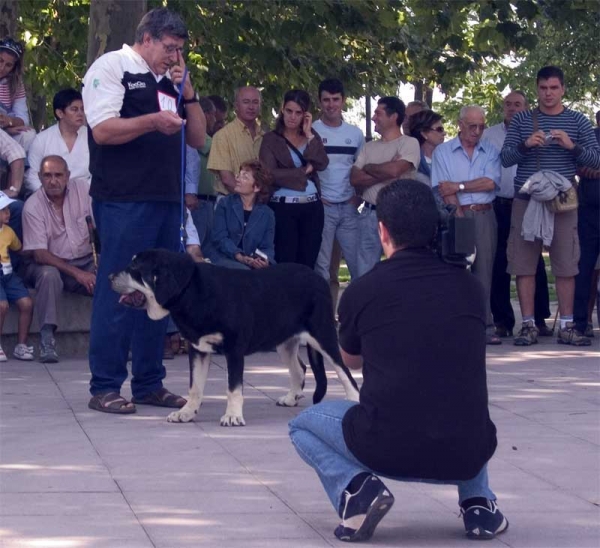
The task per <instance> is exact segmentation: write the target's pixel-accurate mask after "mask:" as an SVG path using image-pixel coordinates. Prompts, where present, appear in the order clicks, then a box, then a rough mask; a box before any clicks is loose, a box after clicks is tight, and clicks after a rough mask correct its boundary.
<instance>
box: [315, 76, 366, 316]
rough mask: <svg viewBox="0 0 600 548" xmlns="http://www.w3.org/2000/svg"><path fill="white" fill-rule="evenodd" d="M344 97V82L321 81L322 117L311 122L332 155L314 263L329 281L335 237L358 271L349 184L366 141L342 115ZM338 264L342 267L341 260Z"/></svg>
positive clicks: (325, 179)
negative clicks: (317, 249) (352, 170)
mask: <svg viewBox="0 0 600 548" xmlns="http://www.w3.org/2000/svg"><path fill="white" fill-rule="evenodd" d="M345 98H346V97H345V94H344V86H343V84H342V82H340V81H339V80H337V79H334V78H332V79H329V80H323V81H322V82H321V83H320V84H319V103H320V106H321V118H320V119H319V120H317V121H316V122H315V123H314V124H313V126H312V127H313V129H314V130H315V131H316V132H317V133H318V134H319V136H320V137H321V139H322V140H323V144H324V145H325V152H327V156H328V157H329V165H328V166H327V169H325V171H321V172H320V173H319V179H320V181H321V201H322V202H323V206H324V211H325V222H324V225H323V239H322V241H321V249H320V250H319V256H318V258H317V264H316V266H315V270H316V271H317V273H318V274H320V275H321V276H323V278H325V279H326V280H327V281H328V282H329V281H330V280H329V279H330V274H329V271H330V266H331V263H332V251H333V246H334V240H337V242H338V243H339V245H340V247H341V250H342V254H343V255H344V259H345V260H346V264H347V265H348V270H349V271H350V276H351V277H352V278H354V277H355V276H357V275H358V264H357V237H358V212H357V211H356V206H357V197H356V193H355V191H354V188H353V187H352V185H351V184H350V170H351V169H352V164H353V163H354V162H355V160H356V158H357V157H358V153H359V152H360V150H361V149H362V147H363V146H364V144H365V138H364V136H363V134H362V131H361V130H360V129H359V128H357V127H356V126H352V125H350V124H348V123H346V122H344V120H343V119H342V108H343V106H344V101H345ZM334 266H335V265H334ZM337 268H338V269H339V260H338V261H337ZM334 304H335V303H334Z"/></svg>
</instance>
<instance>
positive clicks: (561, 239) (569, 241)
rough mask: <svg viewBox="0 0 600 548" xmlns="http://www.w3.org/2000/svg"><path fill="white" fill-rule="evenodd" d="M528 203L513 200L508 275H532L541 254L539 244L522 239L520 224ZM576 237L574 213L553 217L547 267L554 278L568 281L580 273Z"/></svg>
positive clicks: (568, 212)
mask: <svg viewBox="0 0 600 548" xmlns="http://www.w3.org/2000/svg"><path fill="white" fill-rule="evenodd" d="M528 204H529V202H528V201H527V200H520V199H519V198H515V199H514V200H513V206H512V216H511V221H510V236H509V238H508V247H507V250H506V255H507V258H508V268H507V271H508V272H509V274H513V275H515V276H535V271H536V268H537V263H538V260H539V257H540V253H541V251H542V241H541V240H535V241H534V242H526V241H525V240H524V239H523V236H521V225H522V224H523V217H524V215H525V210H526V209H527V205H528ZM578 264H579V237H578V236H577V210H576V209H575V210H573V211H566V212H563V213H557V214H555V215H554V236H553V238H552V244H551V245H550V265H551V266H552V273H553V274H554V275H555V276H559V277H564V278H569V277H571V276H575V275H577V273H578V272H579V269H578Z"/></svg>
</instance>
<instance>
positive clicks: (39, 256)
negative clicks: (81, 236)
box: [33, 249, 96, 295]
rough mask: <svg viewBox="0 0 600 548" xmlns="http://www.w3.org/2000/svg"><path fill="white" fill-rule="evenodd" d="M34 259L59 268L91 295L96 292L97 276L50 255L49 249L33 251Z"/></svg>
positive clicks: (41, 263)
mask: <svg viewBox="0 0 600 548" xmlns="http://www.w3.org/2000/svg"><path fill="white" fill-rule="evenodd" d="M33 259H34V260H35V262H36V263H37V264H40V265H48V266H53V267H55V268H57V269H58V270H59V271H60V272H62V273H63V274H66V275H67V276H71V277H72V278H75V280H77V282H79V283H80V284H81V285H82V286H83V287H85V288H86V289H87V290H88V292H89V293H90V295H91V294H92V293H93V292H94V286H95V285H96V275H95V274H93V273H92V272H87V271H85V270H81V269H80V268H77V267H75V266H72V265H70V264H69V263H67V262H66V261H65V260H63V259H61V258H60V257H57V256H56V255H54V253H50V251H48V250H47V249H35V250H34V251H33Z"/></svg>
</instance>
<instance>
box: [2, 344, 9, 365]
mask: <svg viewBox="0 0 600 548" xmlns="http://www.w3.org/2000/svg"><path fill="white" fill-rule="evenodd" d="M5 361H8V358H7V357H6V354H5V353H4V350H2V347H1V346H0V362H5Z"/></svg>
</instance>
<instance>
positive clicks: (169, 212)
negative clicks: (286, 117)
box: [83, 8, 206, 413]
mask: <svg viewBox="0 0 600 548" xmlns="http://www.w3.org/2000/svg"><path fill="white" fill-rule="evenodd" d="M187 37H188V33H187V29H186V26H185V24H184V22H183V21H182V19H181V17H180V16H179V15H177V14H176V13H173V12H171V11H169V10H167V9H164V8H160V9H154V10H152V11H150V12H148V13H147V14H146V15H145V16H144V17H143V18H142V20H141V21H140V24H139V25H138V28H137V30H136V35H135V43H134V45H133V46H131V47H130V46H128V45H124V46H123V48H122V49H121V50H118V51H113V52H110V53H106V54H105V55H103V56H102V57H100V58H99V59H97V60H96V61H95V62H94V63H93V65H92V66H91V67H90V69H89V70H88V72H87V74H86V75H85V78H84V88H83V102H84V105H85V111H86V115H87V119H88V124H89V127H90V129H91V131H90V132H89V145H90V172H91V174H92V183H91V189H90V195H91V196H92V200H93V202H92V207H93V212H94V218H95V221H96V225H97V228H98V233H99V236H100V243H101V248H102V253H101V257H100V264H99V268H98V276H97V280H98V282H97V286H96V289H95V291H94V306H93V310H92V321H91V332H90V351H89V360H90V369H91V372H92V379H91V381H90V393H91V394H92V399H91V400H90V402H89V404H88V405H89V407H90V408H91V409H94V410H96V411H101V412H104V413H133V412H135V405H134V404H136V403H138V404H148V405H157V406H161V407H176V408H179V407H183V405H185V403H186V400H185V399H184V398H182V397H181V396H177V395H175V394H172V393H171V392H169V391H168V390H167V389H166V388H165V387H163V384H162V381H163V379H164V377H165V375H166V371H165V368H164V366H163V365H162V355H163V341H164V336H165V332H166V328H167V320H166V319H164V320H162V321H159V322H154V321H152V320H150V319H149V318H148V316H147V314H146V313H145V311H139V310H134V309H125V308H124V307H122V306H121V305H119V304H118V295H117V294H116V293H115V292H114V291H112V290H111V288H110V283H109V279H108V276H109V274H112V273H114V272H118V271H119V270H122V269H123V268H125V267H126V266H127V264H128V263H129V261H130V260H131V257H132V256H133V255H135V254H136V253H138V252H140V251H143V250H144V249H149V248H154V247H160V248H165V249H170V250H173V251H177V249H178V245H179V226H180V193H181V176H182V174H181V155H182V153H184V151H182V150H181V131H185V140H186V143H187V144H188V145H190V146H192V147H194V148H200V147H202V146H203V144H204V138H205V133H206V120H205V118H204V114H203V113H202V109H201V108H200V104H199V103H198V98H197V95H196V92H195V91H194V88H193V87H192V82H191V80H190V77H189V74H188V73H187V71H186V67H185V62H184V60H183V56H182V49H183V45H184V43H185V40H186V39H187ZM181 85H182V86H183V89H182V93H181V97H180V87H181ZM130 349H131V353H132V380H131V391H132V394H133V398H132V401H131V402H129V401H127V400H126V399H125V398H123V397H122V396H121V395H120V390H121V385H122V384H123V382H124V381H125V379H126V378H127V355H128V352H129V350H130Z"/></svg>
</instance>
